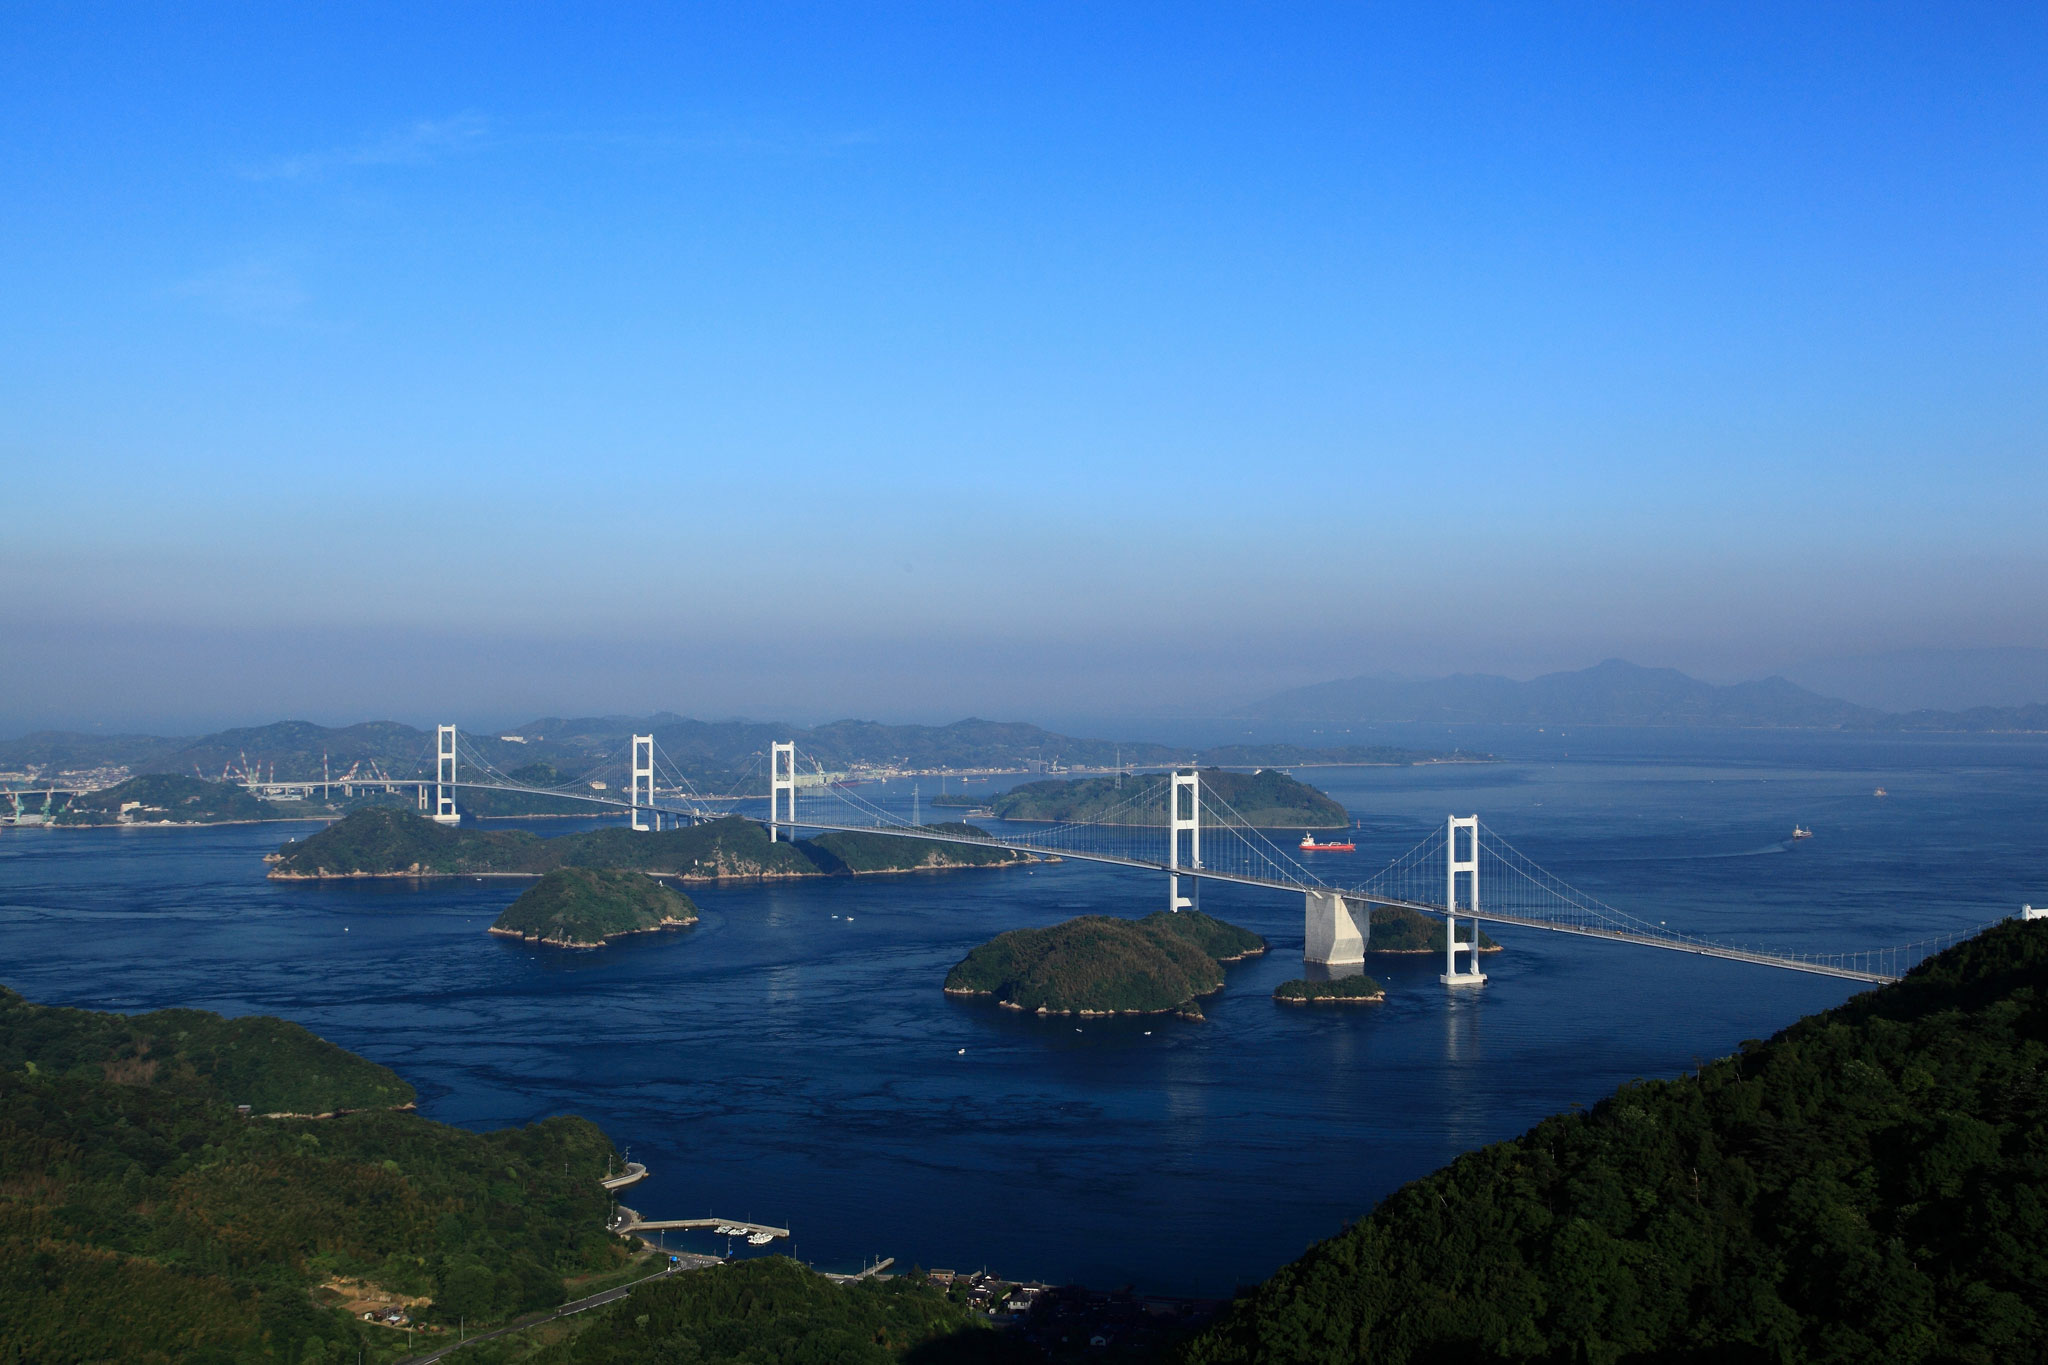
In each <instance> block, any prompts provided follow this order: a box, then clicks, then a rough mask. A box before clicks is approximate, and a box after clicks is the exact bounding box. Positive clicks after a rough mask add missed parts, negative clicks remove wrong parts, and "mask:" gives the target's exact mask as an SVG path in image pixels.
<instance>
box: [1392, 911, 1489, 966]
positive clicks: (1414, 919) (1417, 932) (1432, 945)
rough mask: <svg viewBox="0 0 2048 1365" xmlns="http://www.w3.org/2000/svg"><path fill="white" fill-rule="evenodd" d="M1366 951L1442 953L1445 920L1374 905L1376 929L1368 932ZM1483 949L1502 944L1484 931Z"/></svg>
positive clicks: (1483, 950)
mask: <svg viewBox="0 0 2048 1365" xmlns="http://www.w3.org/2000/svg"><path fill="white" fill-rule="evenodd" d="M1458 932H1459V933H1461V934H1463V933H1469V932H1470V930H1469V929H1460V930H1459V931H1458ZM1365 950H1366V951H1367V952H1368V953H1388V954H1394V953H1408V954H1415V955H1421V954H1423V953H1441V952H1442V951H1443V950H1444V922H1443V921H1442V920H1440V919H1438V918H1437V917H1436V916H1434V915H1425V914H1423V913H1422V912H1421V911H1420V910H1411V909H1409V908H1408V907H1407V906H1405V905H1375V906H1374V907H1373V908H1372V932H1371V933H1370V934H1368V935H1366V942H1365ZM1479 951H1480V952H1482V953H1497V952H1499V951H1500V945H1499V944H1498V943H1495V942H1494V941H1493V940H1492V939H1491V938H1489V937H1487V935H1486V932H1485V931H1484V930H1481V931H1480V934H1479Z"/></svg>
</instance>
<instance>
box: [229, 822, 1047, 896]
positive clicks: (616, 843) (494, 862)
mask: <svg viewBox="0 0 2048 1365" xmlns="http://www.w3.org/2000/svg"><path fill="white" fill-rule="evenodd" d="M930 828H931V829H933V830H934V831H935V832H938V833H944V834H949V835H952V836H955V837H956V838H964V839H975V838H986V837H987V836H986V834H985V833H984V832H983V831H981V830H978V829H976V828H974V827H973V826H972V825H962V824H940V825H934V826H930ZM1034 861H1037V859H1036V857H1035V856H1034V855H1032V854H1028V853H1018V852H1014V851H1012V850H1010V849H1004V848H997V847H995V846H993V845H976V844H972V843H949V842H943V841H928V840H924V839H917V838H908V837H904V836H900V835H891V834H882V833H874V834H869V833H866V832H860V833H845V834H825V835H821V836H819V837H818V838H816V839H804V840H798V841H796V842H794V843H786V842H781V841H774V842H771V841H770V840H769V838H768V831H767V830H766V829H765V828H763V827H762V826H761V825H759V824H757V823H756V822H754V821H752V820H748V819H746V818H744V817H742V816H737V815H729V816H726V817H725V818H723V819H719V820H709V821H706V822H704V823H702V824H697V825H685V826H682V827H681V828H677V829H667V830H631V829H622V828H619V827H616V826H613V827H609V828H605V829H597V830H589V831H586V832H583V833H579V834H561V835H556V836H554V837H552V838H542V837H541V836H539V835H537V834H533V833H530V832H529V831H526V830H483V829H472V828H469V827H466V826H460V825H455V826H450V825H441V824H436V823H435V822H433V821H432V820H428V819H426V818H425V817H423V816H420V815H417V814H415V813H414V812H412V811H409V810H398V809H394V808H391V807H388V806H373V807H368V808H366V809H363V810H359V811H355V812H352V813H351V814H350V815H349V816H348V817H347V818H346V819H343V820H339V821H336V822H335V823H334V824H332V825H330V826H328V827H327V828H326V829H324V830H321V831H320V832H319V833H317V834H314V835H312V836H311V837H309V838H307V839H303V840H298V841H295V842H292V843H288V844H286V845H285V846H284V847H283V848H281V849H279V850H278V851H277V852H276V853H274V854H272V855H271V863H272V866H271V870H270V875H271V876H272V877H273V878H277V879H279V880H285V881H289V880H298V879H313V878H330V877H456V876H518V877H538V876H540V875H541V874H543V873H545V872H550V871H553V870H554V869H556V868H560V867H584V868H601V869H605V870H609V871H614V872H644V873H648V874H650V875H653V876H659V877H664V878H670V879H675V880H680V881H685V882H718V881H732V880H742V879H763V878H785V877H831V876H854V875H863V874H869V873H881V872H924V871H935V870H939V869H944V868H961V867H1009V866H1014V865H1016V864H1019V863H1027V862H1034Z"/></svg>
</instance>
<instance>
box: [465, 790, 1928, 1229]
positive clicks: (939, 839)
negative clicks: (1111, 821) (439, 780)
mask: <svg viewBox="0 0 2048 1365" xmlns="http://www.w3.org/2000/svg"><path fill="white" fill-rule="evenodd" d="M455 785H457V786H464V787H477V788H480V789H488V790H493V791H521V792H527V793H529V794H531V795H534V796H563V797H567V798H568V799H571V800H577V801H586V802H589V803H590V804H592V805H601V806H613V807H616V808H619V809H622V810H624V809H631V808H632V804H633V803H632V802H631V801H629V800H622V799H620V798H618V797H614V796H607V795H599V794H598V793H596V792H592V793H590V794H589V795H587V796H586V795H581V794H574V793H564V792H555V791H546V790H543V789H540V788H532V787H519V786H511V785H507V784H503V783H481V782H478V783H468V782H463V783H457V784H455ZM640 809H642V810H644V811H647V812H649V813H650V814H653V813H659V814H661V815H665V816H668V817H670V818H672V819H678V820H691V821H695V820H702V819H705V818H707V817H706V816H705V815H704V814H703V813H702V812H701V811H696V810H689V809H676V808H674V807H672V806H667V805H662V804H660V802H659V801H658V800H657V801H656V802H655V803H653V804H649V803H645V802H643V803H641V806H640ZM793 823H794V825H795V827H796V828H799V829H806V830H817V831H820V832H823V833H843V834H893V835H895V836H897V837H899V838H904V839H921V840H924V841H925V842H927V843H938V844H964V845H967V846H970V847H974V848H1003V849H1009V850H1011V851H1013V852H1018V853H1036V854H1039V855H1041V856H1043V857H1048V858H1072V859H1075V860H1077V861H1081V862H1092V863H1103V864H1106V865H1108V866H1111V867H1128V868H1131V869H1133V870H1135V871H1142V872H1159V873H1174V874H1178V875H1179V876H1182V877H1188V878H1194V879H1201V880H1206V881H1216V882H1226V883H1229V884H1231V885H1233V886H1251V887H1258V888H1261V889H1263V890H1267V891H1282V892H1291V893H1293V894H1295V895H1301V894H1304V893H1306V892H1309V891H1337V892H1340V893H1342V894H1343V895H1345V896H1347V897H1351V898H1352V899H1355V900H1360V901H1370V902H1371V903H1372V904H1374V905H1386V906H1393V907H1396V908H1400V909H1406V910H1416V911H1420V912H1421V913H1423V914H1426V915H1441V914H1443V913H1444V907H1443V906H1442V905H1440V904H1434V903H1431V902H1427V901H1410V900H1402V899H1399V898H1396V897H1389V896H1380V895H1375V894H1373V893H1372V892H1371V891H1369V890H1365V889H1363V888H1356V887H1346V886H1333V885H1331V884H1329V883H1326V882H1307V881H1296V880H1292V879H1288V878H1281V877H1259V876H1250V875H1247V874H1244V873H1238V872H1228V871H1222V870H1218V869H1214V868H1188V867H1174V866H1172V865H1170V864H1168V863H1166V862H1165V861H1163V860H1160V859H1154V858H1139V857H1133V856H1129V855H1125V854H1118V853H1103V852H1094V851H1084V850H1076V849H1053V848H1046V847H1043V846H1041V845H1039V844H1034V843H1032V842H1030V840H1029V839H1028V838H1003V837H1002V836H1000V835H990V836H989V837H987V838H974V837H972V836H968V835H961V834H950V833H947V832H944V831H941V830H934V829H928V828H919V829H911V828H900V827H892V826H887V825H846V824H833V823H828V822H821V821H815V820H798V821H795V822H793ZM1112 828H1122V827H1120V826H1112ZM1129 828H1132V829H1141V828H1154V827H1152V826H1130V827H1129ZM1157 828H1159V829H1161V830H1162V831H1163V829H1164V827H1163V826H1159V827H1157ZM1458 913H1459V917H1460V918H1461V919H1478V920H1481V921H1483V922H1485V923H1489V924H1509V925H1516V926H1518V927H1521V928H1525V929H1542V930H1544V931H1546V932H1548V933H1553V934H1576V935H1578V936H1580V937H1582V938H1600V939H1607V940H1609V941H1611V942H1615V943H1629V944H1635V945H1637V946H1639V947H1646V948H1663V949H1666V950H1668V951H1671V952H1680V953H1692V954H1694V955H1696V956H1699V957H1716V958H1721V959H1723V960H1726V961H1730V962H1747V963H1751V964H1754V965H1756V966H1759V967H1777V968H1781V969H1783V970H1786V971H1795V972H1807V973H1810V974H1812V975H1815V976H1831V977H1837V978H1840V979H1842V980H1847V981H1867V982H1871V983H1873V984H1878V983H1882V982H1887V981H1896V980H1898V977H1897V976H1896V975H1893V974H1891V973H1885V972H1871V971H1862V970H1858V969H1855V968H1851V967H1840V966H1834V965H1830V964H1828V963H1824V962H1814V961H1807V960H1805V959H1802V958H1799V957H1794V956H1790V955H1781V954H1777V953H1767V952H1759V951H1757V950H1755V949H1751V948H1737V947H1731V946H1724V945H1721V944H1714V943H1706V942H1701V941H1697V940H1692V939H1686V938H1680V937H1668V938H1667V937H1662V936H1659V935H1656V934H1638V933H1630V932H1628V931H1626V930H1621V929H1608V928H1600V927H1594V926H1587V925H1579V924H1572V923H1569V922H1564V921H1558V920H1546V919H1538V918H1535V917H1533V916H1523V915H1513V914H1505V913H1501V912H1498V911H1492V910H1483V909H1482V910H1480V911H1478V912H1476V913H1474V912H1470V911H1464V910H1461V911H1459V912H1458ZM714 1221H715V1220H714ZM699 1223H701V1220H699ZM697 1225H698V1224H697V1223H692V1224H690V1226H697ZM675 1226H683V1225H682V1224H677V1225H675ZM735 1226H737V1225H735Z"/></svg>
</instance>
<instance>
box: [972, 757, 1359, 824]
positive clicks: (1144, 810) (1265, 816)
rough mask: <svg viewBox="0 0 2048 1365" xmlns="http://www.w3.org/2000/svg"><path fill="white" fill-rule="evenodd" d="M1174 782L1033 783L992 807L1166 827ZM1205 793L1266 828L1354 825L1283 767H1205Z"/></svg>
mask: <svg viewBox="0 0 2048 1365" xmlns="http://www.w3.org/2000/svg"><path fill="white" fill-rule="evenodd" d="M1170 783H1171V779H1170V778H1169V777H1168V776H1167V774H1165V773H1141V774H1135V775H1132V776H1128V777H1125V778H1122V779H1118V778H1114V777H1083V778H1074V779H1070V780H1054V781H1050V782H1027V783H1025V784H1024V785H1023V786H1021V787H1012V788H1011V789H1010V790H1009V791H1006V792H1003V793H1002V794H1000V795H998V796H996V797H993V798H992V799H991V800H990V801H989V809H990V810H992V811H994V812H995V813H996V815H997V816H998V817H1000V818H1002V819H1004V820H1056V821H1069V820H1079V821H1103V822H1106V823H1109V824H1115V825H1159V826H1162V827H1163V826H1164V825H1165V824H1166V800H1167V792H1168V790H1169V788H1170ZM1202 793H1203V795H1204V797H1205V798H1209V799H1215V800H1221V801H1223V802H1225V803H1227V804H1228V805H1229V806H1230V807H1231V808H1232V809H1234V810H1235V811H1237V813H1238V814H1239V815H1241V816H1243V817H1244V818H1245V819H1246V820H1247V821H1249V822H1250V823H1251V824H1253V825H1256V826H1258V827H1259V828H1261V829H1343V828H1345V827H1346V826H1348V825H1349V824H1350V823H1351V817H1350V816H1349V815H1348V814H1346V812H1345V810H1344V808H1343V807H1342V806H1340V805H1338V804H1337V803H1336V802H1335V801H1332V800H1331V799H1330V798H1329V797H1327V796H1325V795H1324V794H1323V793H1321V792H1319V791H1317V790H1316V789H1315V788H1314V787H1311V786H1309V785H1308V784H1307V783H1305V782H1299V781H1296V780H1295V779H1294V778H1292V777H1289V776H1288V775H1287V774H1286V773H1283V772H1280V771H1278V770H1277V769H1271V768H1269V769H1267V770H1265V771H1264V772H1258V773H1237V772H1229V771H1227V770H1225V769H1221V768H1204V769H1203V770H1202Z"/></svg>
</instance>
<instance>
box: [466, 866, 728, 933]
mask: <svg viewBox="0 0 2048 1365" xmlns="http://www.w3.org/2000/svg"><path fill="white" fill-rule="evenodd" d="M696 922H697V907H696V906H695V905H694V904H692V903H691V901H690V898H689V897H688V896H685V895H683V894H681V893H680V892H677V891H671V890H670V889H669V888H667V887H665V886H663V885H662V884H661V883H660V882H658V881H656V880H654V878H652V877H649V876H647V875H646V874H644V873H640V872H606V871H602V870H599V869H596V868H587V867H558V868H556V869H555V870H554V871H552V872H549V873H546V874H545V875H543V876H542V877H541V879H540V880H539V881H537V882H535V883H534V884H533V885H532V886H529V887H528V888H526V890H525V891H523V892H521V893H520V896H519V899H518V900H515V901H513V902H512V904H510V905H509V906H507V907H505V913H504V914H502V915H499V916H498V918H497V921H496V922H495V923H494V924H492V925H491V929H490V932H492V933H494V934H499V935H503V936H506V937H511V938H522V939H527V940H530V941H533V942H538V943H551V944H554V945H556V946H557V947H562V948H597V947H601V946H602V945H603V944H605V943H606V942H608V941H610V940H612V939H615V938H618V937H619V936H621V935H623V934H644V933H648V932H650V931H652V930H656V929H670V928H681V927H682V926H683V925H685V924H694V923H696Z"/></svg>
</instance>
